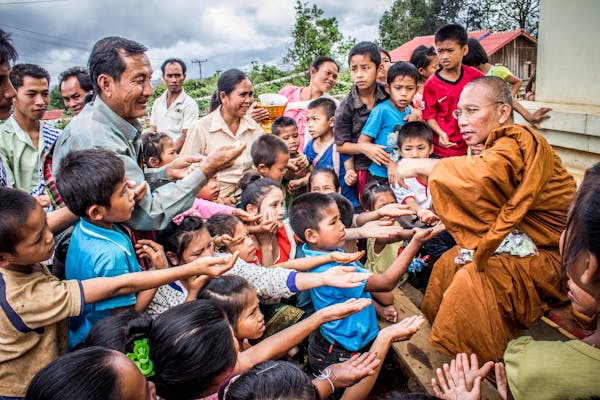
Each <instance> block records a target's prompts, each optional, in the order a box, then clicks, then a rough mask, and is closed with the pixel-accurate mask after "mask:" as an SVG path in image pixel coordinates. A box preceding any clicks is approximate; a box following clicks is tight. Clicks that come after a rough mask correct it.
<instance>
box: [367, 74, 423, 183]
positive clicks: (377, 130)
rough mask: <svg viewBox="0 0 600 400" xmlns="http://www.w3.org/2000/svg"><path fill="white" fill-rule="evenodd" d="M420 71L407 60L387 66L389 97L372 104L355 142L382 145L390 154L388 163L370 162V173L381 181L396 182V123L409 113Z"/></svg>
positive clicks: (398, 123)
mask: <svg viewBox="0 0 600 400" xmlns="http://www.w3.org/2000/svg"><path fill="white" fill-rule="evenodd" d="M418 82H419V72H418V71H417V69H416V68H415V67H414V66H413V65H412V64H411V63H407V62H399V63H396V64H394V65H392V66H391V67H390V70H389V71H388V76H387V84H386V85H385V90H386V92H387V93H388V94H389V95H390V98H389V100H386V101H384V102H383V103H379V104H377V105H376V106H375V108H373V111H371V114H369V118H368V119H367V122H366V123H365V126H363V129H362V133H361V135H360V137H359V138H358V143H359V144H361V143H375V144H378V145H381V146H385V151H386V152H387V153H388V154H389V155H390V161H389V162H388V163H387V164H379V163H376V162H372V163H371V166H370V167H369V173H370V174H371V176H372V177H374V178H375V179H377V180H378V181H380V182H382V183H387V181H388V179H389V181H390V183H392V182H395V180H396V178H395V171H396V169H397V167H396V164H395V163H396V162H398V160H399V154H398V151H397V149H398V146H397V145H396V139H395V137H394V135H391V134H392V133H393V132H394V127H395V126H396V125H404V123H405V120H406V118H407V117H408V116H409V115H410V113H411V109H410V104H412V99H413V97H414V95H415V94H416V93H417V86H418Z"/></svg>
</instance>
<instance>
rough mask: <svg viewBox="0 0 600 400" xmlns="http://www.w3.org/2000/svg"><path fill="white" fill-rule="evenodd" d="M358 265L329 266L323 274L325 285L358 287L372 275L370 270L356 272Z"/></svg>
mask: <svg viewBox="0 0 600 400" xmlns="http://www.w3.org/2000/svg"><path fill="white" fill-rule="evenodd" d="M355 271H356V267H343V266H341V265H340V266H337V267H332V268H329V269H328V270H327V271H325V272H322V274H323V278H322V279H323V286H333V287H339V288H352V287H358V286H360V285H362V284H363V282H364V281H366V280H367V279H369V277H370V276H371V275H372V273H370V272H355Z"/></svg>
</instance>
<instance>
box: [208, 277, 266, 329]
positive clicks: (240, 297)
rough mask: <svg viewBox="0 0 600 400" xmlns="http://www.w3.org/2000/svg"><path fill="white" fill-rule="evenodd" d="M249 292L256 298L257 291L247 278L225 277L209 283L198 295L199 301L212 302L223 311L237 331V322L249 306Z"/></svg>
mask: <svg viewBox="0 0 600 400" xmlns="http://www.w3.org/2000/svg"><path fill="white" fill-rule="evenodd" d="M248 291H250V293H251V295H252V296H256V289H254V287H253V286H252V285H251V284H250V282H248V281H247V280H246V279H245V278H242V277H241V276H238V275H224V276H221V277H218V278H215V279H211V280H210V281H208V283H207V284H206V285H204V287H203V288H202V290H201V291H200V293H198V299H203V300H207V301H210V303H211V304H213V305H215V306H216V307H218V308H219V309H221V310H223V312H224V313H225V315H227V319H228V320H229V324H230V325H231V327H232V328H233V329H234V331H235V329H236V326H237V321H238V319H239V318H240V316H241V315H242V312H243V311H244V309H245V308H246V306H247V305H248V302H247V298H248ZM238 339H242V338H238Z"/></svg>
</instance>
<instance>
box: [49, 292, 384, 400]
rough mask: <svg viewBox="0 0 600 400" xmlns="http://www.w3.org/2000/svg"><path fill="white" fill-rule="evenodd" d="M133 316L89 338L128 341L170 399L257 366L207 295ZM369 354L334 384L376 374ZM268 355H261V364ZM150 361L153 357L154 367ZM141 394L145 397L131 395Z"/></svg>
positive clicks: (202, 394) (214, 387)
mask: <svg viewBox="0 0 600 400" xmlns="http://www.w3.org/2000/svg"><path fill="white" fill-rule="evenodd" d="M352 307H354V306H352ZM352 307H348V308H349V309H351V308H352ZM129 317H130V319H129V320H128V319H127V318H124V317H119V315H116V316H111V317H107V318H105V320H103V321H102V322H103V323H104V328H105V329H106V330H107V332H113V337H110V335H103V336H101V335H95V338H96V341H95V342H94V341H93V340H91V339H90V338H88V339H87V340H86V343H88V344H89V345H92V346H104V347H113V346H115V344H116V345H121V343H122V344H123V346H124V347H123V348H121V349H119V350H120V351H121V352H123V353H131V354H128V356H129V357H130V358H131V359H133V360H134V362H135V361H137V362H138V363H140V369H141V370H143V372H145V373H146V376H147V377H148V380H149V381H151V382H153V383H154V385H155V387H156V393H157V395H158V396H160V397H161V398H163V399H165V400H192V399H217V391H218V390H219V387H220V386H221V385H222V384H225V383H226V382H227V378H228V377H229V376H230V375H232V374H239V373H244V372H245V371H246V370H247V369H249V368H251V367H253V366H254V364H252V362H251V361H250V360H248V358H247V357H246V356H244V355H243V353H241V354H239V357H238V352H239V348H238V341H237V340H236V339H235V337H234V336H233V330H232V328H231V326H230V324H229V322H228V320H227V317H226V315H225V313H224V312H223V311H222V310H221V309H219V308H218V307H216V306H214V305H213V304H211V303H210V302H209V301H207V300H197V301H194V302H190V303H184V304H180V305H178V306H176V307H174V308H172V309H170V310H168V311H166V312H164V313H163V314H161V315H160V316H159V317H158V318H156V319H155V320H151V319H149V318H147V317H137V316H135V315H130V316H129ZM111 325H112V326H111ZM133 327H134V328H133ZM115 337H116V339H115ZM136 347H137V348H136ZM140 348H141V351H140ZM108 351H110V350H108ZM142 354H145V355H147V357H143V356H142ZM363 358H364V359H363V360H362V362H360V363H357V362H356V361H354V362H347V363H343V364H342V365H341V366H340V367H339V372H340V378H337V377H333V376H332V378H333V384H335V385H336V387H338V386H340V385H342V384H344V383H345V382H344V379H347V377H348V375H350V376H352V377H353V379H354V380H353V381H352V383H353V382H356V381H358V380H359V379H361V378H363V377H365V376H367V375H369V374H372V373H373V369H374V368H375V367H377V365H379V363H378V362H377V361H378V360H377V361H375V358H376V356H375V355H372V356H369V355H368V354H367V355H366V356H364V357H363ZM264 360H265V359H264V358H261V356H260V355H258V356H257V358H256V361H255V363H258V362H261V361H264ZM146 361H151V366H150V363H148V362H146ZM337 371H338V370H336V372H337ZM323 389H324V390H323V393H324V395H325V397H326V396H328V395H329V394H330V393H331V390H329V391H327V390H326V389H327V387H324V388H323ZM107 392H108V390H107ZM59 398H60V397H57V398H56V400H58V399H59ZM75 398H86V399H88V398H90V399H93V398H95V397H93V396H89V397H88V396H82V397H74V398H73V399H75ZM100 398H103V397H100ZM111 398H112V397H111ZM138 398H144V397H132V398H131V399H132V400H133V399H138ZM107 399H108V398H107ZM52 400H54V398H53V399H52Z"/></svg>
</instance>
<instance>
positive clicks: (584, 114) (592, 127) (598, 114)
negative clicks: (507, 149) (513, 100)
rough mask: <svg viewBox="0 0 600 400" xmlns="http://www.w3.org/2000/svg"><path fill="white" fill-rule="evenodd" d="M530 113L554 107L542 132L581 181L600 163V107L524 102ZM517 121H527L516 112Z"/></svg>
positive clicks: (571, 171) (570, 170)
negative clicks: (588, 171)
mask: <svg viewBox="0 0 600 400" xmlns="http://www.w3.org/2000/svg"><path fill="white" fill-rule="evenodd" d="M521 104H522V105H523V106H524V107H525V108H526V109H527V110H529V111H530V112H534V111H535V110H537V109H538V108H540V107H548V108H551V109H552V111H550V113H549V115H550V119H547V120H546V121H544V122H542V124H541V126H542V128H543V129H542V130H540V131H539V132H540V133H541V134H542V135H543V136H544V137H545V138H546V140H548V143H550V144H551V145H552V147H554V149H555V151H556V153H557V154H558V155H559V156H560V158H561V159H562V161H563V163H564V164H565V166H566V168H567V170H568V171H569V173H571V174H572V175H573V176H574V177H575V179H576V180H577V181H581V178H583V173H584V172H585V170H586V169H588V168H589V167H591V166H592V165H594V164H595V163H597V162H600V106H590V105H580V104H565V103H549V102H541V101H535V102H534V101H523V102H521ZM515 122H516V123H518V124H527V122H526V121H525V120H524V119H523V118H522V117H521V116H520V115H519V114H517V113H515Z"/></svg>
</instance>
